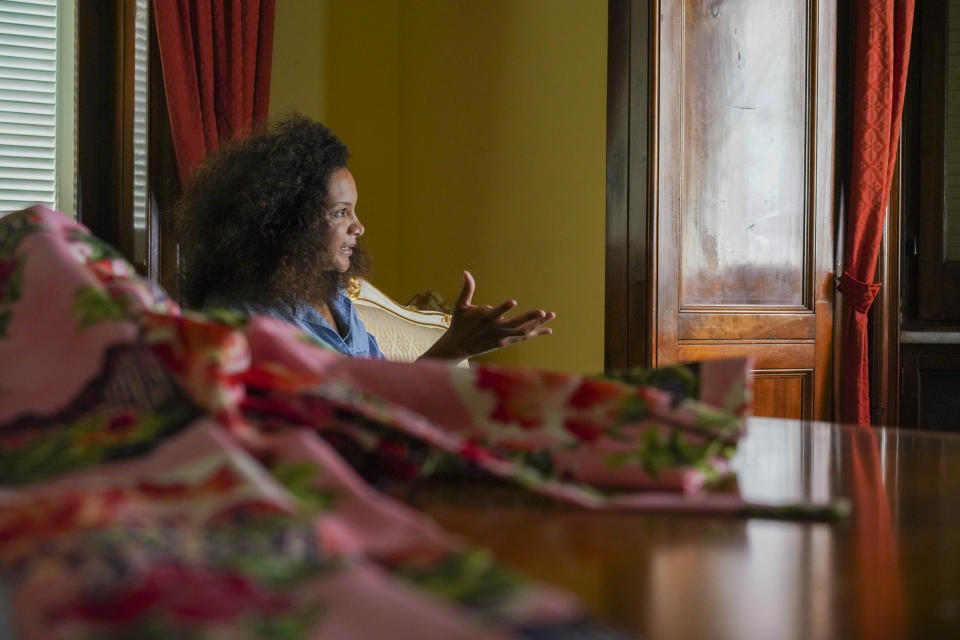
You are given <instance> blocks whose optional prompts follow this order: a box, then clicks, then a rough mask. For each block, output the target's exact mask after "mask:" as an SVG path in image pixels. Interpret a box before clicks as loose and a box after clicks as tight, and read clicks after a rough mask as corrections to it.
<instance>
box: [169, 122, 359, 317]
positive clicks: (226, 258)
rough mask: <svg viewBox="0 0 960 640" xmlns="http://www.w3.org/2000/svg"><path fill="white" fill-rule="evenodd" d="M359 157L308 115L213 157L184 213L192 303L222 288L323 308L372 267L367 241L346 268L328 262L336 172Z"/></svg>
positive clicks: (242, 297)
mask: <svg viewBox="0 0 960 640" xmlns="http://www.w3.org/2000/svg"><path fill="white" fill-rule="evenodd" d="M349 156H350V153H349V151H347V147H346V145H345V144H344V143H343V142H341V141H340V139H339V138H337V137H336V136H335V135H334V134H333V132H331V131H330V130H329V129H328V128H326V127H325V126H323V125H322V124H320V123H317V122H313V121H311V120H309V119H308V118H305V117H304V116H302V115H299V114H292V115H290V116H287V117H286V118H284V119H283V120H281V121H278V122H276V123H274V124H273V125H272V126H271V127H269V128H268V129H267V130H265V131H262V132H260V133H255V134H253V135H251V136H249V137H247V138H244V139H242V140H238V141H235V142H232V143H230V144H228V145H225V146H224V147H222V148H221V149H220V150H219V151H218V152H216V153H215V154H213V155H211V156H209V157H208V158H207V159H206V161H205V162H204V164H203V165H202V166H201V167H200V169H199V170H198V171H197V172H196V174H195V175H194V176H193V178H192V180H190V182H189V184H188V185H187V186H186V188H185V189H184V192H183V195H182V197H181V198H180V202H179V203H178V205H177V208H176V213H175V218H176V223H177V227H178V230H179V234H178V235H179V237H180V239H181V242H182V243H184V248H185V251H184V253H183V255H184V270H183V280H182V283H181V293H182V297H183V302H184V303H185V304H186V305H187V306H191V307H197V306H201V305H202V304H203V302H204V300H205V299H206V298H207V297H208V296H209V295H210V294H213V293H216V294H217V295H220V296H224V297H226V298H228V299H231V300H237V301H256V302H274V301H283V302H288V303H295V302H308V303H311V304H316V303H318V302H320V301H322V300H325V301H329V300H331V299H332V297H333V296H334V295H335V294H336V292H337V290H338V289H339V288H340V287H343V286H345V285H346V283H347V281H348V280H349V279H350V278H352V277H355V276H360V275H365V274H366V273H368V271H369V261H368V259H367V256H366V253H365V252H364V251H363V250H362V248H361V247H359V246H358V247H356V249H355V250H354V253H353V256H352V257H351V260H350V268H349V270H348V271H347V272H346V273H340V272H338V271H330V270H329V269H328V270H324V268H323V267H322V263H323V250H324V247H325V244H326V240H327V232H328V229H329V227H328V223H327V221H326V217H325V216H324V215H323V213H324V209H325V206H326V203H327V198H328V190H329V189H328V188H329V182H330V177H331V176H332V175H333V173H334V172H335V171H337V170H338V169H342V168H344V167H346V166H347V160H348V158H349Z"/></svg>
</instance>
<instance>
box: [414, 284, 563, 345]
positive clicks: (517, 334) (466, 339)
mask: <svg viewBox="0 0 960 640" xmlns="http://www.w3.org/2000/svg"><path fill="white" fill-rule="evenodd" d="M476 287H477V285H476V282H474V280H473V276H472V275H470V272H469V271H464V272H463V289H461V291H460V297H459V298H457V302H456V305H455V306H454V309H453V317H452V318H451V320H450V328H449V329H447V331H446V332H445V333H444V334H443V335H442V336H440V339H439V340H437V342H436V343H435V344H434V345H433V346H432V347H430V349H428V350H427V352H426V353H425V354H423V355H424V357H428V358H448V359H454V360H462V359H463V358H469V357H470V356H475V355H479V354H481V353H486V352H488V351H493V350H495V349H499V348H501V347H506V346H507V345H511V344H515V343H517V342H523V341H524V340H529V339H530V338H535V337H537V336H540V335H550V334H551V333H553V330H552V329H550V328H548V327H544V326H543V325H545V324H547V323H548V322H550V321H551V320H553V319H554V318H555V317H556V314H555V313H553V312H552V311H551V312H547V311H544V310H543V309H534V310H532V311H527V312H525V313H521V314H520V315H518V316H514V317H512V318H504V317H503V314H505V313H506V312H507V311H510V310H511V309H513V308H514V307H515V306H517V301H516V300H507V301H506V302H501V303H500V304H498V305H497V306H495V307H491V306H490V305H486V304H483V305H475V304H473V292H474V291H475V290H476Z"/></svg>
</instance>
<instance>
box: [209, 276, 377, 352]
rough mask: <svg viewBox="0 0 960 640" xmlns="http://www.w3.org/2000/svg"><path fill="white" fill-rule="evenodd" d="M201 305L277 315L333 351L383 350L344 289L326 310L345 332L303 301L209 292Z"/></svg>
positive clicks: (275, 316)
mask: <svg viewBox="0 0 960 640" xmlns="http://www.w3.org/2000/svg"><path fill="white" fill-rule="evenodd" d="M203 306H204V308H205V309H211V308H223V309H236V310H239V311H244V312H246V313H250V314H259V315H264V316H270V317H271V318H277V319H278V320H283V321H285V322H289V323H291V324H295V325H297V327H299V328H300V329H301V330H303V332H304V333H306V334H307V335H309V336H311V337H313V338H316V339H317V340H319V341H320V342H322V343H324V344H326V345H328V346H329V347H331V348H332V349H334V350H335V351H339V352H340V353H342V354H344V355H348V356H353V357H356V358H374V359H377V360H383V359H384V355H383V351H381V350H380V345H378V344H377V339H376V338H374V337H373V336H372V335H371V334H369V333H367V328H366V327H364V326H363V322H361V321H360V317H359V316H358V315H357V310H356V309H354V308H353V303H352V302H350V298H349V297H347V294H346V293H345V292H344V291H339V292H338V293H337V297H336V298H334V299H333V301H332V302H331V303H330V312H331V313H332V314H333V315H334V317H335V318H336V319H337V323H338V324H339V325H340V326H342V327H346V328H347V331H346V334H344V335H342V336H341V335H340V332H339V331H337V329H336V327H331V326H330V323H329V322H327V320H326V318H324V317H323V316H322V315H320V312H319V311H317V310H316V309H314V308H313V306H312V305H309V304H306V303H298V304H296V305H295V306H290V305H289V304H286V303H284V302H275V303H270V304H266V303H260V302H236V301H233V300H231V299H229V298H227V297H223V296H219V295H217V294H211V295H210V296H207V299H206V300H205V301H204V303H203Z"/></svg>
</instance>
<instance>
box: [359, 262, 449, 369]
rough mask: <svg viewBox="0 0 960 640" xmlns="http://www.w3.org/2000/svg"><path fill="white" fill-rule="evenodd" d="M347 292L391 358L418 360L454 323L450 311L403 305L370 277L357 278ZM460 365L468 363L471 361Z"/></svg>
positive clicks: (362, 318)
mask: <svg viewBox="0 0 960 640" xmlns="http://www.w3.org/2000/svg"><path fill="white" fill-rule="evenodd" d="M347 295H348V296H350V299H351V300H352V301H353V304H354V306H355V307H356V309H357V314H358V315H359V316H360V319H361V320H362V321H363V324H364V325H365V326H366V327H367V330H368V331H369V332H370V333H372V334H373V335H374V336H376V338H377V342H378V343H380V348H381V349H383V352H384V354H386V356H387V358H389V359H391V360H403V361H412V360H416V359H417V358H419V357H420V356H421V355H423V353H424V352H425V351H426V350H427V349H429V348H430V347H431V346H432V345H433V343H434V342H436V341H437V339H438V338H440V336H441V335H443V332H444V331H446V330H447V328H448V327H449V326H450V314H449V313H446V312H444V311H433V310H426V309H420V308H418V307H417V306H414V305H407V306H405V305H401V304H399V303H397V302H396V301H394V300H393V299H391V298H390V297H389V296H388V295H387V294H385V293H383V292H382V291H380V290H379V289H377V288H376V287H375V286H373V285H372V284H370V283H369V282H367V281H366V280H361V279H356V280H354V281H353V282H352V284H351V285H350V287H348V289H347ZM460 366H463V367H465V366H467V361H466V360H464V361H462V362H461V363H460Z"/></svg>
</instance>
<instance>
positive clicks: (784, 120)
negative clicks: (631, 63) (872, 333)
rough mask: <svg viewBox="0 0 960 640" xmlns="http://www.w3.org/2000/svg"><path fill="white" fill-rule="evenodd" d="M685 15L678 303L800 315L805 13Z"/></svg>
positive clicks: (724, 8)
mask: <svg viewBox="0 0 960 640" xmlns="http://www.w3.org/2000/svg"><path fill="white" fill-rule="evenodd" d="M665 4H672V5H675V7H674V8H676V6H682V7H684V10H683V15H682V16H681V18H680V21H679V22H680V29H681V34H680V35H681V40H682V42H684V43H685V45H686V46H685V47H684V50H683V52H682V55H683V59H682V61H681V64H680V72H681V73H680V76H679V81H680V83H681V84H680V91H681V93H682V99H681V101H680V105H681V107H682V115H681V123H682V124H681V129H682V132H681V133H682V141H681V147H680V155H681V167H682V174H681V177H680V199H681V203H682V206H681V208H680V211H679V215H680V222H679V226H680V248H681V253H680V267H679V280H678V282H679V286H680V307H681V309H684V308H685V307H687V306H689V305H781V306H794V307H798V306H802V305H804V304H806V306H807V307H808V308H809V301H810V297H809V296H807V295H805V294H806V291H805V287H804V284H805V278H804V274H805V273H806V271H807V269H808V264H809V252H808V251H807V246H808V245H807V243H806V242H805V241H804V239H805V237H806V234H805V229H806V226H807V218H808V208H807V207H806V206H805V205H806V200H807V194H808V180H807V177H808V172H807V149H808V143H809V136H808V133H809V126H808V125H809V117H810V111H811V110H810V109H809V106H808V105H809V83H808V75H809V74H808V60H809V56H808V55H807V54H806V51H807V48H808V39H809V28H808V18H809V14H808V8H807V7H806V6H805V5H806V3H805V2H798V1H792V2H757V1H756V0H739V1H736V0H734V1H729V0H728V1H727V2H704V1H697V0H688V1H687V2H673V3H665Z"/></svg>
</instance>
